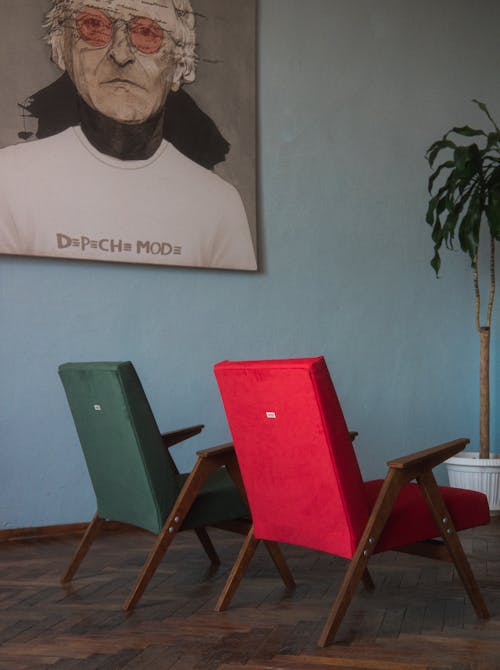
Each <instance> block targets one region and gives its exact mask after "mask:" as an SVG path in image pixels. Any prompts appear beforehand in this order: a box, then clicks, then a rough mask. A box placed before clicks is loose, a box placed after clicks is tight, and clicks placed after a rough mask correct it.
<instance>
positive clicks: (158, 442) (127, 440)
mask: <svg viewBox="0 0 500 670" xmlns="http://www.w3.org/2000/svg"><path fill="white" fill-rule="evenodd" d="M59 375H60V377H61V380H62V383H63V386H64V389H65V391H66V395H67V398H68V402H69V406H70V409H71V413H72V415H73V419H74V423H75V426H76V430H77V432H78V436H79V439H80V444H81V446H82V450H83V453H84V456H85V460H86V463H87V467H88V471H89V475H90V478H91V481H92V485H93V488H94V492H95V495H96V499H97V513H98V515H99V517H101V518H103V519H109V520H113V521H121V522H124V523H129V524H132V525H135V526H138V527H140V528H144V529H146V530H149V531H151V532H153V533H160V531H161V530H162V527H163V524H164V523H165V520H166V518H167V516H168V514H169V513H170V511H171V509H172V506H173V505H174V503H175V501H176V499H177V497H178V495H179V492H180V491H181V488H182V486H183V484H184V483H185V481H186V478H187V475H186V474H179V473H178V472H177V469H176V467H175V465H174V463H173V461H172V459H171V457H170V455H169V453H168V449H167V448H166V447H165V445H164V444H163V441H162V436H161V434H160V431H159V429H158V426H157V423H156V421H155V418H154V416H153V413H152V411H151V407H150V405H149V402H148V400H147V397H146V395H145V393H144V390H143V387H142V384H141V382H140V380H139V378H138V376H137V373H136V371H135V369H134V366H133V365H132V363H131V362H108V363H106V362H104V363H102V362H100V363H65V364H63V365H61V366H60V367H59ZM247 512H248V510H247V508H246V506H245V505H244V503H243V501H242V499H241V497H240V495H239V493H238V491H237V489H236V487H235V486H234V483H233V482H232V480H231V478H230V477H229V475H228V474H227V472H226V471H224V470H220V471H215V472H212V473H210V474H209V475H208V477H207V479H206V481H205V482H204V484H203V486H202V488H201V490H200V492H199V494H198V498H197V499H196V500H195V503H194V504H193V506H192V508H191V509H190V511H189V513H188V516H187V517H186V519H185V521H184V523H183V525H182V528H181V529H186V528H198V527H202V526H206V525H211V524H214V523H219V522H222V521H226V520H230V519H237V518H240V517H242V516H244V515H245V514H247Z"/></svg>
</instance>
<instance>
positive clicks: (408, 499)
mask: <svg viewBox="0 0 500 670" xmlns="http://www.w3.org/2000/svg"><path fill="white" fill-rule="evenodd" d="M382 483H383V480H382V479H375V480H372V481H369V482H365V491H366V497H367V499H368V504H369V506H370V508H372V507H373V505H374V504H375V500H376V499H377V496H378V494H379V491H380V488H381V487H382ZM439 488H440V490H441V493H442V496H443V499H444V501H445V504H446V507H447V508H448V510H449V512H450V516H451V518H452V519H453V523H454V524H455V528H456V529H457V530H464V529H465V528H473V527H474V526H482V525H485V524H487V523H489V520H490V512H489V508H488V501H487V498H486V496H485V495H484V494H483V493H478V492H477V491H467V490H465V489H457V488H450V487H449V486H440V487H439ZM439 535H440V532H439V530H438V528H437V526H436V524H435V523H434V519H433V518H432V514H431V512H430V510H429V508H428V506H427V503H426V501H425V498H424V495H423V493H422V491H421V490H420V488H419V486H418V485H417V484H406V485H405V486H404V487H403V488H402V490H401V492H400V494H399V496H398V499H397V500H396V503H395V505H394V508H393V510H392V513H391V516H390V517H389V520H388V522H387V525H386V527H385V529H384V531H383V533H382V535H381V537H380V540H379V542H378V544H377V547H376V549H375V552H376V553H377V552H380V551H388V550H390V549H394V548H397V547H402V546H404V545H405V544H411V543H413V542H421V541H422V540H427V539H430V538H433V537H438V536H439Z"/></svg>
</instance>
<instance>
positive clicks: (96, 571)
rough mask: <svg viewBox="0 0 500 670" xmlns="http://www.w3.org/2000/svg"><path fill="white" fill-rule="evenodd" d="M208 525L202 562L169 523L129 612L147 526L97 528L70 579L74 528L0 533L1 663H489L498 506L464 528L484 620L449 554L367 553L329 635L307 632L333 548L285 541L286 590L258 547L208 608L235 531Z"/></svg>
mask: <svg viewBox="0 0 500 670" xmlns="http://www.w3.org/2000/svg"><path fill="white" fill-rule="evenodd" d="M211 534H212V537H213V540H214V543H215V544H216V546H217V548H218V550H219V553H220V556H221V558H222V560H223V565H222V566H221V568H219V570H218V571H216V572H215V573H211V572H210V571H209V570H208V569H207V565H208V562H207V559H206V556H205V554H204V552H203V550H202V549H201V547H200V546H199V544H198V541H197V539H196V537H195V536H194V534H192V533H184V534H181V535H180V536H179V537H177V538H176V540H175V541H174V543H173V545H172V547H171V548H170V550H169V552H168V554H167V555H166V557H165V559H164V561H163V563H162V564H161V566H160V567H159V569H158V571H157V573H156V575H155V576H154V578H153V581H152V582H151V584H150V587H149V588H148V590H147V591H146V593H145V595H144V597H143V599H142V601H141V602H140V603H139V606H138V608H137V609H136V610H135V612H133V613H132V614H131V615H125V614H124V613H123V612H122V611H121V604H122V602H123V600H124V599H125V597H126V595H127V594H128V591H129V589H130V588H131V587H132V584H133V581H134V578H135V577H136V575H137V573H138V571H139V569H140V566H141V565H142V562H143V560H144V558H145V555H146V553H147V551H148V549H149V547H150V546H151V544H152V540H153V537H152V536H150V535H148V534H145V533H139V532H122V531H107V532H105V533H103V535H102V536H101V537H100V538H99V539H98V540H97V542H96V543H95V545H94V547H93V548H92V549H91V551H90V553H89V555H88V556H87V558H86V559H85V561H84V563H83V564H82V566H81V568H80V571H79V573H77V575H76V579H75V581H74V583H73V586H72V587H70V588H68V589H64V588H62V587H61V586H60V584H59V581H58V579H59V576H60V574H61V573H62V572H63V569H64V567H65V566H66V564H67V562H68V561H69V558H70V555H71V554H72V551H73V549H74V547H75V545H76V542H77V537H76V536H74V535H73V536H66V537H62V538H61V537H60V538H53V539H40V540H23V541H16V542H7V543H3V544H0V568H1V572H0V670H21V669H22V668H30V669H34V668H51V669H53V670H63V669H64V670H66V669H70V668H71V669H73V668H86V669H87V670H91V669H92V670H97V669H98V668H105V669H114V668H126V669H127V670H137V669H148V670H151V669H158V670H197V669H200V670H238V669H241V668H242V667H244V668H246V669H247V670H257V669H258V670H265V669H266V668H273V669H276V668H295V670H321V669H322V668H336V670H342V669H347V668H349V669H350V670H352V669H353V668H355V669H357V670H362V669H368V668H369V669H373V668H378V669H387V670H399V669H407V670H424V669H428V670H499V669H500V518H499V517H496V518H495V520H494V522H493V523H492V524H491V525H490V526H488V527H485V528H478V529H475V530H474V531H467V532H466V533H462V537H463V543H464V547H465V550H466V552H467V554H468V556H469V558H470V560H471V564H472V566H473V568H474V570H475V573H476V575H477V577H478V581H479V583H480V585H481V588H482V590H483V593H484V596H485V599H486V601H487V603H488V606H489V608H490V610H491V614H492V618H491V620H490V621H489V622H487V623H479V622H478V621H477V620H476V618H475V616H474V614H473V612H472V608H471V606H470V604H469V602H468V601H467V600H466V598H465V596H464V592H463V590H462V587H461V584H460V583H459V582H458V580H457V577H456V575H455V574H454V571H453V568H451V567H450V566H448V565H446V564H442V563H435V562H432V561H429V560H427V559H420V558H415V557H412V556H405V555H402V554H401V555H400V554H394V553H388V554H383V555H379V556H375V557H374V559H373V561H372V562H371V571H372V574H373V577H374V579H375V582H376V585H377V589H376V591H375V592H373V593H367V592H365V591H363V590H362V589H360V591H359V593H358V594H357V595H356V597H355V598H354V601H353V603H352V605H351V607H350V609H349V611H348V613H347V616H346V618H345V620H344V622H343V624H342V628H341V631H340V634H339V636H338V642H336V643H335V644H334V645H333V646H331V647H329V648H328V649H319V648H318V647H317V646H316V642H317V639H318V636H319V633H320V630H321V627H322V625H323V622H324V619H325V617H326V614H327V611H328V609H329V606H330V604H331V603H332V601H333V598H334V596H335V592H336V589H337V588H338V586H339V583H340V581H341V579H342V575H343V571H344V569H345V565H346V564H345V562H344V561H343V560H341V559H336V558H333V557H330V556H328V555H325V554H320V553H317V552H314V551H310V550H302V549H297V548H292V547H287V546H285V547H284V548H283V549H284V553H285V554H286V556H287V558H288V561H289V565H290V568H291V569H292V572H293V573H294V576H295V578H296V581H297V589H296V591H295V592H294V593H293V594H287V593H286V592H285V591H284V588H283V585H282V583H281V581H280V579H279V578H278V577H277V575H276V574H275V571H274V568H273V566H272V564H271V561H270V559H269V556H268V555H267V554H266V552H265V551H263V550H262V549H259V551H258V553H257V555H256V556H255V558H254V560H253V562H252V564H251V567H250V572H249V574H248V576H247V577H246V579H244V581H243V582H242V585H241V587H240V590H239V591H238V592H237V594H236V596H235V598H234V601H233V603H232V605H231V608H230V609H229V610H228V611H227V612H224V613H222V614H216V613H215V612H214V611H213V607H214V604H215V601H216V599H217V595H218V594H219V592H220V590H221V588H222V585H223V583H224V580H225V577H226V575H227V572H228V570H229V567H230V566H231V564H232V561H233V560H234V558H235V556H236V553H237V551H238V548H239V546H240V543H241V538H239V537H237V536H233V535H232V534H227V533H224V532H222V531H214V532H213V533H211Z"/></svg>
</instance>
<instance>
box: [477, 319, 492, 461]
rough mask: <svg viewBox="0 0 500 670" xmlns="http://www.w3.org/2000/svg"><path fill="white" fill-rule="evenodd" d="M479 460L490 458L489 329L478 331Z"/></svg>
mask: <svg viewBox="0 0 500 670" xmlns="http://www.w3.org/2000/svg"><path fill="white" fill-rule="evenodd" d="M479 334H480V338H481V342H480V347H481V348H480V364H479V458H489V457H490V329H489V328H481V330H480V331H479Z"/></svg>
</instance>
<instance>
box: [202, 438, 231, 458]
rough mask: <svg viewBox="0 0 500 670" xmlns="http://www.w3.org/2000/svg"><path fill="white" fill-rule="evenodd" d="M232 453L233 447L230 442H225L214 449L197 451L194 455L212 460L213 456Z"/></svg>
mask: <svg viewBox="0 0 500 670" xmlns="http://www.w3.org/2000/svg"><path fill="white" fill-rule="evenodd" d="M233 453H234V445H233V443H232V442H226V443H225V444H219V445H217V446H216V447H210V448H209V449H202V450H201V451H197V452H196V454H197V456H198V457H199V458H213V457H214V456H226V455H229V454H233Z"/></svg>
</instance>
